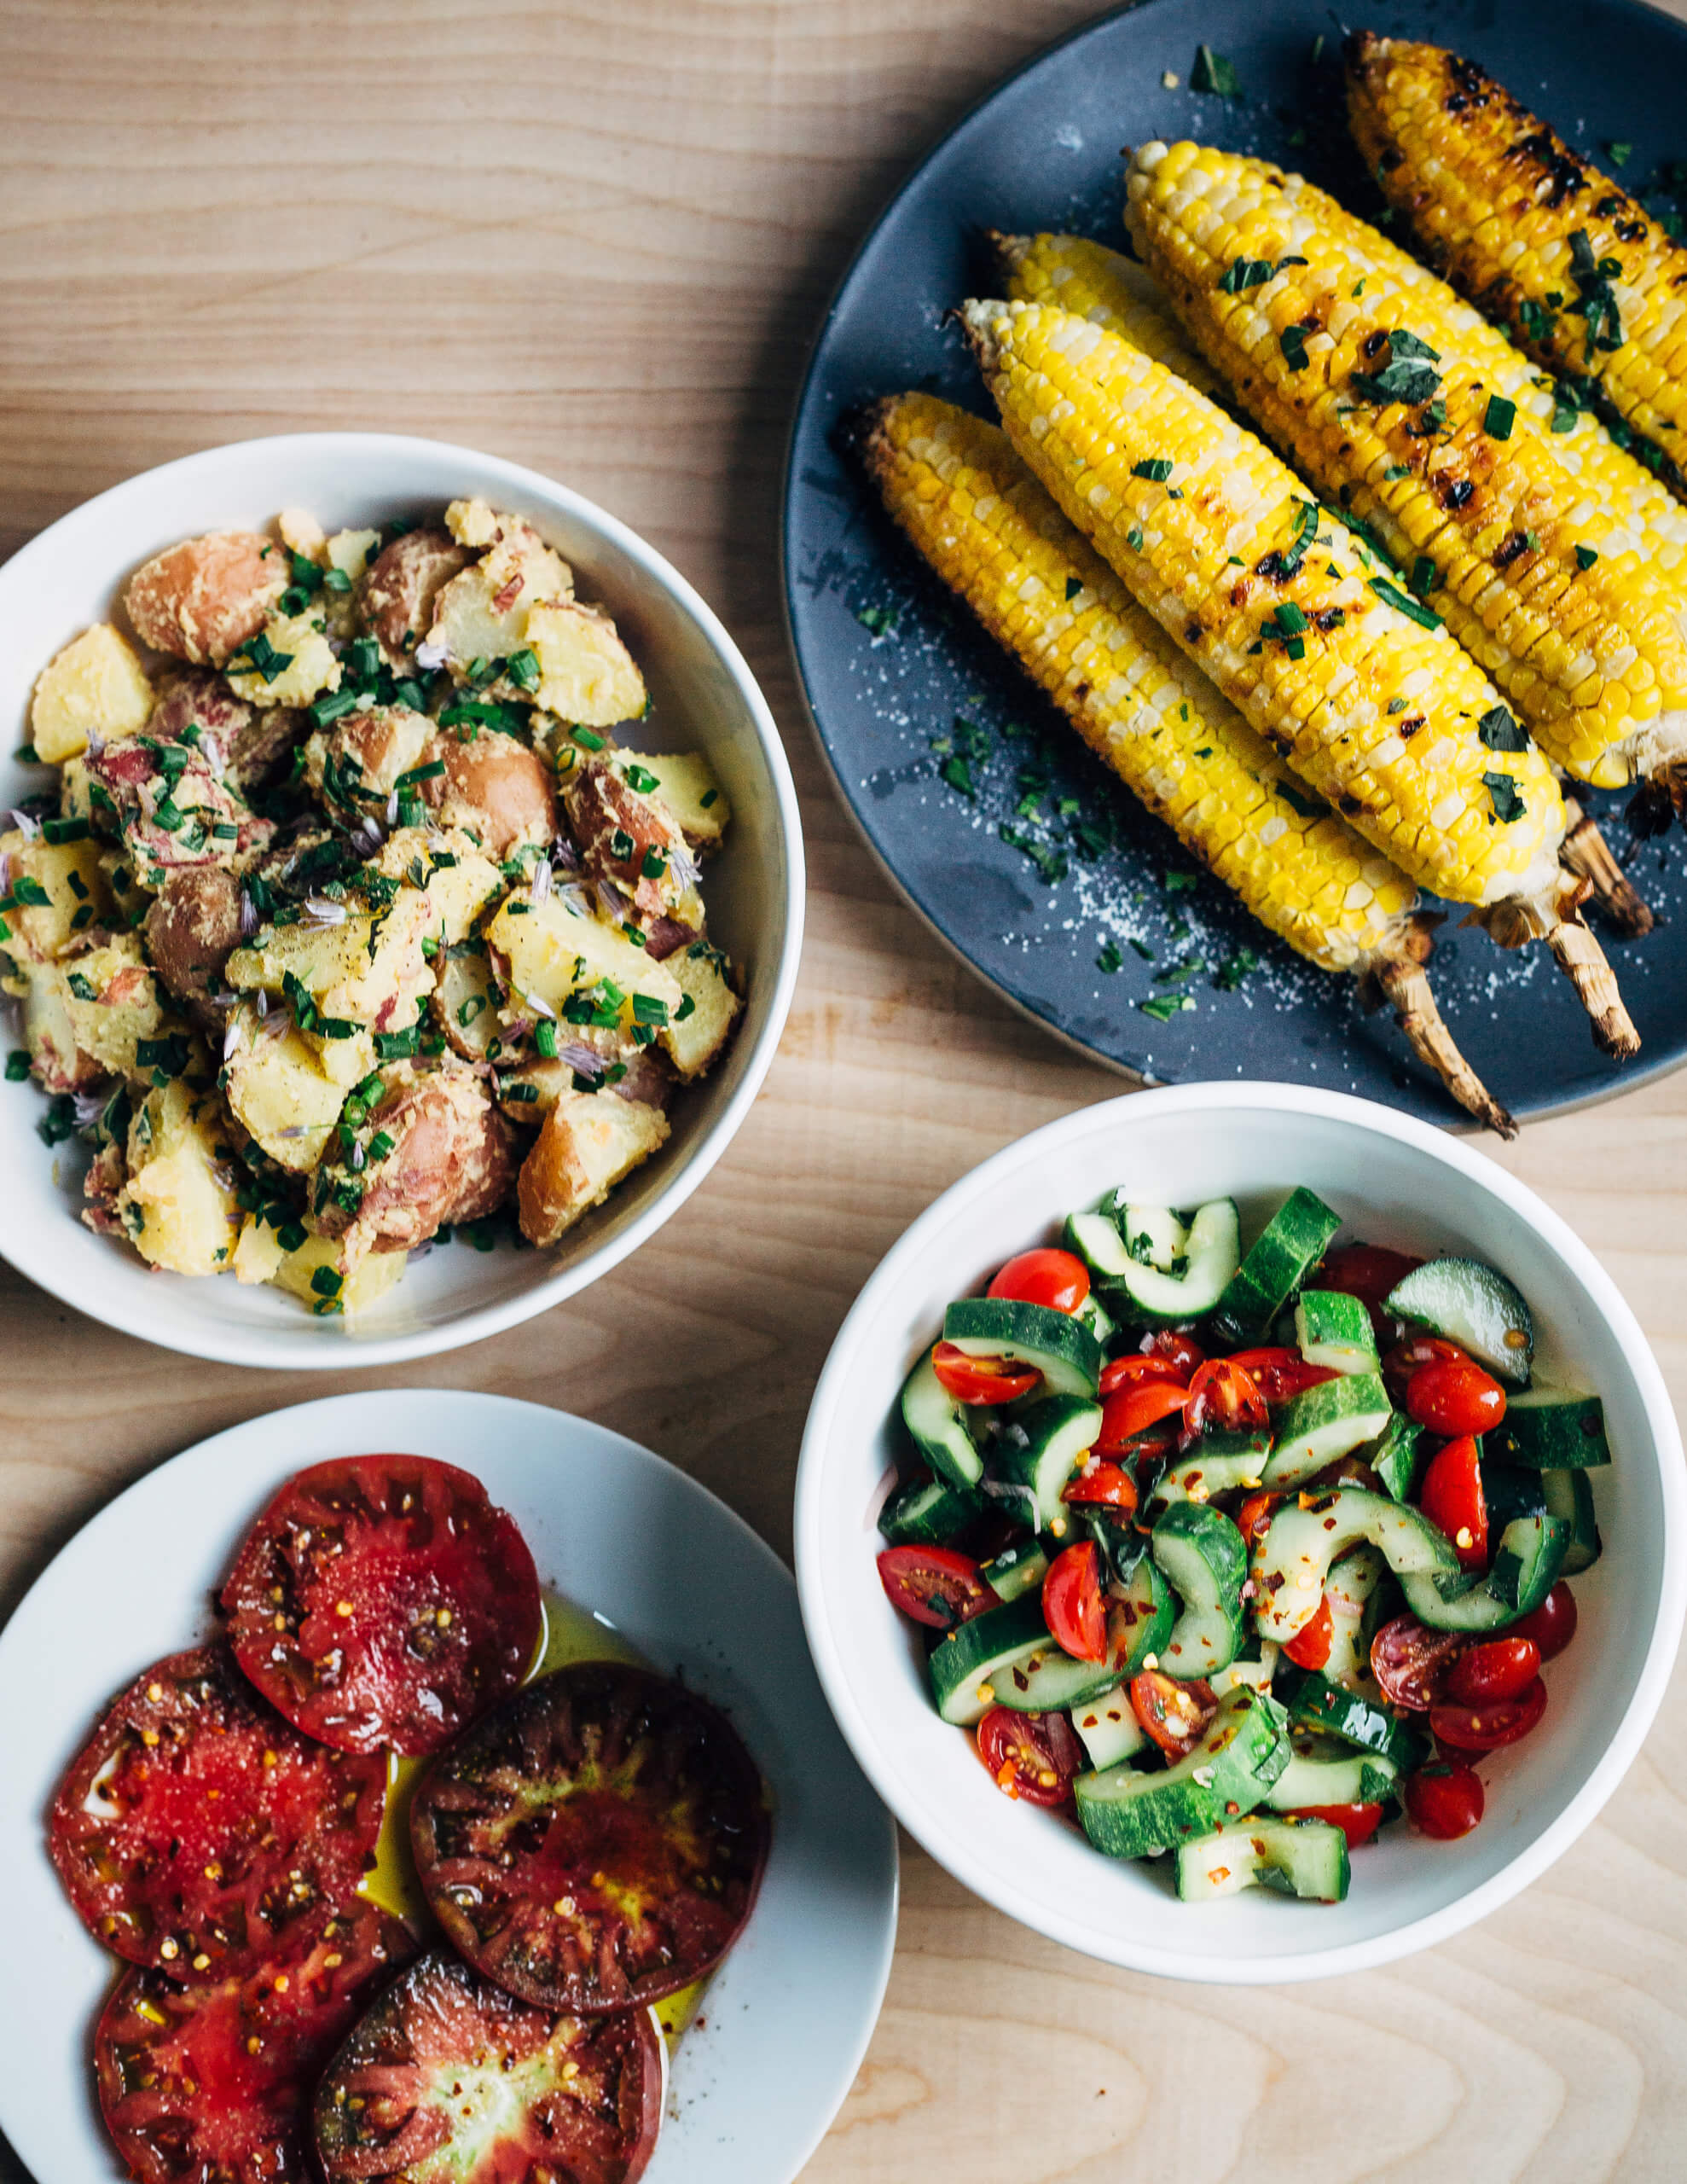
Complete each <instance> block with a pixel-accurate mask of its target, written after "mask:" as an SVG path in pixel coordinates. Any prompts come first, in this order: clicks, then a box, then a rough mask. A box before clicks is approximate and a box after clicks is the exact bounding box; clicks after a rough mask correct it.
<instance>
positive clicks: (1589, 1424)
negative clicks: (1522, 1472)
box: [1482, 1388, 1611, 1471]
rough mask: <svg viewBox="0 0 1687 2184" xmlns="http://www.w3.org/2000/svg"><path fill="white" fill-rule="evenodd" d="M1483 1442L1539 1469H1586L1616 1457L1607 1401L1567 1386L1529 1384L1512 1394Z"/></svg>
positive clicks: (1496, 1451)
mask: <svg viewBox="0 0 1687 2184" xmlns="http://www.w3.org/2000/svg"><path fill="white" fill-rule="evenodd" d="M1482 1445H1483V1446H1484V1448H1486V1449H1489V1450H1491V1451H1492V1452H1493V1455H1496V1456H1500V1457H1503V1458H1504V1461H1506V1462H1507V1463H1509V1464H1527V1465H1528V1466H1529V1467H1530V1468H1531V1469H1532V1470H1534V1471H1583V1470H1588V1469H1591V1468H1592V1467H1594V1466H1595V1465H1597V1464H1608V1463H1609V1461H1611V1444H1610V1443H1609V1441H1608V1440H1607V1439H1606V1438H1605V1406H1604V1404H1603V1403H1601V1402H1600V1400H1599V1398H1598V1397H1597V1396H1580V1395H1572V1394H1570V1393H1568V1391H1566V1390H1564V1389H1562V1388H1530V1389H1528V1391H1526V1392H1525V1393H1524V1394H1522V1395H1520V1396H1513V1397H1511V1399H1510V1402H1509V1403H1507V1404H1506V1406H1505V1415H1504V1418H1502V1419H1501V1420H1500V1421H1499V1425H1498V1426H1495V1427H1493V1430H1492V1432H1489V1433H1487V1434H1486V1435H1484V1437H1483V1443H1482Z"/></svg>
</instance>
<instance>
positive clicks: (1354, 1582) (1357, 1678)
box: [1324, 1545, 1388, 1693]
mask: <svg viewBox="0 0 1687 2184" xmlns="http://www.w3.org/2000/svg"><path fill="white" fill-rule="evenodd" d="M1387 1576H1388V1564H1387V1562H1386V1561H1385V1560H1383V1556H1382V1555H1381V1554H1378V1553H1377V1549H1376V1548H1374V1547H1371V1546H1369V1545H1366V1546H1364V1547H1356V1548H1354V1550H1353V1553H1352V1554H1344V1555H1343V1556H1342V1559H1341V1560H1340V1561H1339V1562H1336V1563H1335V1564H1332V1565H1331V1567H1330V1577H1329V1581H1328V1583H1326V1584H1325V1588H1324V1597H1325V1600H1328V1601H1329V1603H1330V1653H1329V1656H1328V1658H1326V1660H1325V1664H1324V1673H1325V1676H1328V1677H1329V1679H1330V1682H1331V1683H1339V1684H1341V1685H1342V1686H1344V1687H1345V1688H1346V1689H1348V1690H1349V1691H1354V1690H1361V1691H1365V1692H1367V1693H1373V1692H1374V1691H1375V1690H1376V1685H1375V1684H1374V1683H1373V1682H1371V1640H1370V1635H1369V1634H1368V1633H1367V1631H1366V1629H1365V1623H1366V1622H1367V1619H1368V1618H1369V1612H1370V1607H1371V1597H1372V1595H1373V1594H1375V1592H1376V1591H1377V1587H1378V1586H1379V1585H1380V1584H1381V1583H1383V1580H1384V1578H1386V1577H1387Z"/></svg>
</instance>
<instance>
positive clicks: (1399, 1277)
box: [1311, 1244, 1423, 1341]
mask: <svg viewBox="0 0 1687 2184" xmlns="http://www.w3.org/2000/svg"><path fill="white" fill-rule="evenodd" d="M1422 1265H1423V1260H1422V1259H1420V1258H1414V1257H1413V1256H1412V1253H1411V1252H1391V1251H1389V1250H1388V1248H1387V1246H1384V1245H1382V1244H1344V1245H1343V1246H1342V1248H1341V1249H1340V1250H1339V1251H1336V1252H1328V1253H1326V1255H1325V1260H1324V1263H1323V1265H1322V1266H1320V1267H1319V1269H1318V1271H1317V1273H1316V1274H1315V1275H1313V1280H1312V1285H1311V1286H1312V1287H1313V1288H1314V1289H1338V1290H1340V1291H1341V1292H1342V1295H1343V1296H1347V1297H1357V1298H1358V1299H1359V1302H1360V1304H1363V1305H1364V1307H1365V1310H1366V1311H1367V1312H1369V1313H1370V1315H1371V1328H1372V1330H1373V1332H1374V1333H1375V1334H1376V1336H1377V1339H1378V1341H1382V1340H1383V1339H1386V1338H1387V1337H1388V1335H1390V1334H1392V1333H1393V1332H1394V1320H1393V1318H1392V1317H1391V1316H1390V1315H1389V1314H1388V1313H1387V1312H1385V1311H1384V1310H1383V1301H1384V1299H1385V1298H1387V1297H1388V1292H1389V1291H1390V1290H1391V1289H1393V1287H1394V1284H1395V1283H1396V1282H1397V1281H1405V1279H1406V1276H1407V1275H1409V1274H1411V1273H1413V1272H1414V1271H1415V1270H1416V1269H1417V1268H1418V1267H1420V1266H1422Z"/></svg>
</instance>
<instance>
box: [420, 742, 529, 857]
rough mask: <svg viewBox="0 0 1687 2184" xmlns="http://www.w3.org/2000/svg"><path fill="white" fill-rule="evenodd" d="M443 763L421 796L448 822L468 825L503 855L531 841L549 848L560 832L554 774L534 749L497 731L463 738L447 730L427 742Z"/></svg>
mask: <svg viewBox="0 0 1687 2184" xmlns="http://www.w3.org/2000/svg"><path fill="white" fill-rule="evenodd" d="M428 757H429V758H430V759H438V761H439V762H440V763H441V764H443V767H444V769H445V770H444V772H443V775H435V776H434V778H433V779H432V781H428V782H426V784H425V785H424V787H423V790H422V793H423V796H424V797H425V798H426V800H427V802H428V804H430V805H431V806H432V809H433V810H436V811H437V812H438V816H439V820H440V823H441V824H442V825H443V826H446V827H462V828H467V829H468V830H469V831H470V832H471V833H472V834H477V835H478V837H479V839H480V841H481V844H482V845H483V847H484V848H485V849H486V850H487V851H490V854H491V855H492V856H493V857H499V858H503V857H508V856H510V855H511V854H512V852H513V851H516V850H518V849H520V848H522V847H523V846H524V845H527V844H530V843H535V844H542V845H543V846H544V847H545V848H547V849H548V848H549V846H550V845H551V843H552V841H553V840H554V838H555V835H556V776H555V775H554V774H553V773H552V771H551V770H550V767H549V766H548V764H547V763H546V762H545V760H544V759H543V758H541V757H540V756H539V753H538V752H536V751H534V750H531V749H530V748H529V746H527V745H526V744H525V743H518V742H517V741H516V739H515V738H514V737H513V735H499V734H497V733H496V731H494V732H490V733H487V734H483V735H477V736H476V737H474V739H473V740H472V741H463V739H462V738H461V735H458V734H457V733H455V731H453V730H451V729H447V730H446V731H445V732H444V733H443V735H437V736H435V738H434V739H433V741H432V745H431V746H430V747H429V751H428Z"/></svg>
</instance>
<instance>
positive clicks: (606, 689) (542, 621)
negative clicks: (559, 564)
mask: <svg viewBox="0 0 1687 2184" xmlns="http://www.w3.org/2000/svg"><path fill="white" fill-rule="evenodd" d="M526 634H527V642H528V644H529V645H530V647H531V648H532V650H533V652H534V653H536V656H537V659H538V662H539V683H538V688H536V690H534V691H533V693H532V699H533V703H534V704H535V705H536V706H542V707H543V708H544V710H545V711H546V712H551V713H555V714H556V715H557V716H558V717H559V719H562V720H567V721H573V722H576V723H577V724H578V725H579V726H580V727H582V728H613V727H614V725H615V723H617V721H623V720H636V719H637V718H638V717H639V716H640V715H641V713H642V712H644V709H645V707H646V704H647V703H648V702H649V696H648V693H647V692H646V689H645V685H644V677H643V676H642V675H641V674H640V672H639V671H638V666H637V665H636V663H635V660H634V659H633V655H632V654H631V653H629V651H628V649H627V648H626V646H625V645H623V643H622V642H621V637H620V633H619V632H618V631H617V629H616V627H615V624H614V623H613V622H612V620H611V619H610V618H609V616H608V615H607V614H606V613H604V611H603V609H602V608H601V607H583V606H582V605H581V604H580V603H579V601H577V600H570V601H556V602H554V604H549V605H546V606H540V607H534V608H533V609H532V610H531V612H530V613H529V615H528V617H527V633H526Z"/></svg>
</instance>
